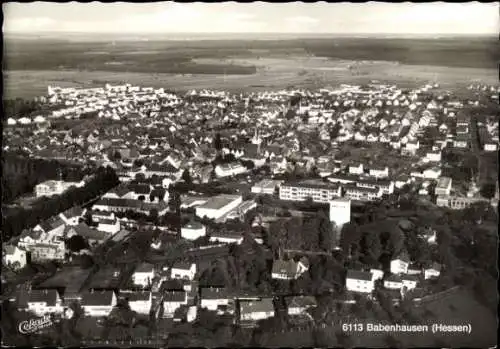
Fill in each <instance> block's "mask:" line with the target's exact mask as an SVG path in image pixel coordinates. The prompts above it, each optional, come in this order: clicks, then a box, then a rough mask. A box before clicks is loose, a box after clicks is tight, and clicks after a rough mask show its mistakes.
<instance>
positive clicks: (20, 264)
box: [2, 245, 28, 270]
mask: <svg viewBox="0 0 500 349" xmlns="http://www.w3.org/2000/svg"><path fill="white" fill-rule="evenodd" d="M2 247H3V248H2V249H3V264H4V265H6V266H8V267H10V268H12V269H14V270H17V269H21V268H24V267H25V266H26V263H28V257H27V253H26V251H25V250H24V249H23V248H19V247H17V246H14V245H3V246H2Z"/></svg>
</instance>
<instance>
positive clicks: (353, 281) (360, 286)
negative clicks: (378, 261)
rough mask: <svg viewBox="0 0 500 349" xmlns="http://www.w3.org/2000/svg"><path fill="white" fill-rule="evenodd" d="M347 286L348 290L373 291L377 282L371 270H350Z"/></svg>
mask: <svg viewBox="0 0 500 349" xmlns="http://www.w3.org/2000/svg"><path fill="white" fill-rule="evenodd" d="M345 286H346V288H347V290H348V291H353V292H363V293H371V292H372V291H373V290H374V288H375V283H374V282H373V275H372V273H370V272H366V271H358V270H348V271H347V276H346V282H345Z"/></svg>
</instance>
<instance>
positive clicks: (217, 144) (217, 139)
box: [214, 133, 222, 152]
mask: <svg viewBox="0 0 500 349" xmlns="http://www.w3.org/2000/svg"><path fill="white" fill-rule="evenodd" d="M214 148H215V150H217V152H220V151H221V150H222V139H221V136H220V133H217V134H216V135H215V139H214Z"/></svg>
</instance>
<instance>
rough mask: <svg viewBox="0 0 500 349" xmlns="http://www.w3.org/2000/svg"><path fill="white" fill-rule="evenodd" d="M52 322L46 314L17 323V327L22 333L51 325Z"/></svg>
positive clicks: (33, 331)
mask: <svg viewBox="0 0 500 349" xmlns="http://www.w3.org/2000/svg"><path fill="white" fill-rule="evenodd" d="M53 324H54V323H53V322H52V320H51V319H50V317H49V316H48V315H45V316H43V317H40V318H37V319H30V320H26V321H23V322H21V323H19V327H18V329H19V332H21V333H22V334H30V333H35V332H37V331H39V330H41V329H42V328H46V327H49V326H52V325H53Z"/></svg>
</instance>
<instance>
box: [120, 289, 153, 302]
mask: <svg viewBox="0 0 500 349" xmlns="http://www.w3.org/2000/svg"><path fill="white" fill-rule="evenodd" d="M120 296H122V297H124V298H126V299H128V301H129V302H139V301H148V300H150V299H151V292H150V291H127V292H121V293H120Z"/></svg>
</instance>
